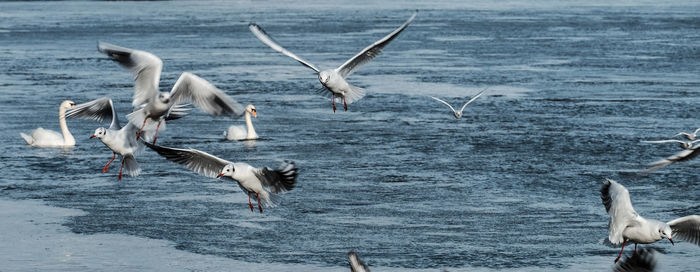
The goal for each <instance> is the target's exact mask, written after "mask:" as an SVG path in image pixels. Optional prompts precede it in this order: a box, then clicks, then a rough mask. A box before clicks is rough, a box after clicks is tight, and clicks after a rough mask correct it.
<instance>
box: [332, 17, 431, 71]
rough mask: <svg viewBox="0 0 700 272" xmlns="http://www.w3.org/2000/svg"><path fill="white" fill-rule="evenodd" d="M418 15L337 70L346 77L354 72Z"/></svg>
mask: <svg viewBox="0 0 700 272" xmlns="http://www.w3.org/2000/svg"><path fill="white" fill-rule="evenodd" d="M416 15H418V13H417V12H415V13H413V15H411V18H408V20H406V22H405V23H403V24H402V25H401V26H399V28H397V29H396V30H394V31H392V32H391V33H389V35H386V36H384V38H381V39H380V40H378V41H376V42H374V43H373V44H371V45H369V46H367V47H366V48H365V49H362V51H360V53H357V55H355V56H354V57H352V58H350V59H349V60H347V61H346V62H345V63H343V65H340V67H338V68H336V69H335V70H336V71H337V72H338V73H339V74H340V75H341V76H342V77H343V78H346V77H348V76H349V75H350V74H352V72H354V71H355V69H357V68H358V67H360V66H361V65H362V64H365V63H367V62H369V61H370V60H372V59H373V58H374V57H376V56H377V55H379V53H381V51H382V49H384V47H385V46H387V45H388V44H389V43H390V42H391V41H392V40H394V38H396V36H398V35H399V33H401V31H403V30H404V29H406V27H408V24H410V23H411V21H413V19H414V18H416Z"/></svg>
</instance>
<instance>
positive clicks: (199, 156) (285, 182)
mask: <svg viewBox="0 0 700 272" xmlns="http://www.w3.org/2000/svg"><path fill="white" fill-rule="evenodd" d="M145 144H146V145H147V146H148V147H150V148H151V149H153V150H154V151H156V152H158V154H160V155H161V156H163V157H164V158H165V159H167V160H169V161H172V162H176V163H179V164H182V165H184V166H185V167H186V168H188V169H190V170H192V171H194V172H197V173H199V174H201V175H204V176H207V177H210V178H220V177H226V178H231V179H233V180H235V181H236V182H238V186H239V187H240V188H241V189H242V190H243V191H244V192H246V193H248V205H249V206H250V211H251V212H252V211H253V203H251V201H250V198H251V194H255V198H256V201H257V202H258V209H260V213H262V212H263V209H262V206H261V204H262V205H264V206H266V207H268V206H276V205H277V204H278V203H279V202H280V197H279V196H278V195H277V194H278V193H281V192H286V191H289V190H292V189H293V188H294V186H295V185H296V178H297V172H298V170H299V169H297V168H296V167H295V165H294V162H287V161H285V162H284V163H282V165H281V166H280V167H279V168H278V169H276V170H271V169H269V168H267V167H263V168H262V169H261V168H254V167H252V166H250V165H249V164H247V163H242V162H236V163H234V162H230V161H227V160H224V159H220V158H218V157H216V156H214V155H211V154H209V153H206V152H202V151H199V150H196V149H179V148H170V147H165V146H158V145H153V144H150V143H145Z"/></svg>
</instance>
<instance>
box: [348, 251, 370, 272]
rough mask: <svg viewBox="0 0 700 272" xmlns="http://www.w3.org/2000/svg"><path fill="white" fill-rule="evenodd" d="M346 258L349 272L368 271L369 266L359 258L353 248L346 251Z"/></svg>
mask: <svg viewBox="0 0 700 272" xmlns="http://www.w3.org/2000/svg"><path fill="white" fill-rule="evenodd" d="M348 260H349V261H350V272H369V267H368V266H367V265H366V264H365V262H363V261H362V260H360V257H358V256H357V253H356V252H355V251H354V250H351V251H350V252H348Z"/></svg>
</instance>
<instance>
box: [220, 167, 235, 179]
mask: <svg viewBox="0 0 700 272" xmlns="http://www.w3.org/2000/svg"><path fill="white" fill-rule="evenodd" d="M235 171H236V168H235V167H233V164H227V165H226V166H224V169H221V173H219V174H218V175H217V176H216V177H217V178H220V177H223V176H227V177H233V172H235Z"/></svg>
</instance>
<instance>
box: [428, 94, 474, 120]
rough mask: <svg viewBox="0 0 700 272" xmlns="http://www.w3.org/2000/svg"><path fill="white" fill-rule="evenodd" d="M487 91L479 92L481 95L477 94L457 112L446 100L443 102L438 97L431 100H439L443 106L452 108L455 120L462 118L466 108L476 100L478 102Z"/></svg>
mask: <svg viewBox="0 0 700 272" xmlns="http://www.w3.org/2000/svg"><path fill="white" fill-rule="evenodd" d="M486 89H488V88H486ZM486 89H484V90H483V91H481V92H479V93H478V94H476V95H475V96H474V97H472V98H471V99H469V101H467V103H464V106H462V108H461V109H459V111H456V110H455V108H453V107H452V105H450V103H447V102H446V101H445V100H442V99H440V98H437V97H434V96H431V98H432V99H435V100H437V101H440V102H441V103H443V104H445V105H447V106H448V107H450V109H451V110H452V115H454V116H455V118H457V119H459V118H462V112H463V111H464V108H466V107H467V105H469V103H471V102H474V100H476V99H477V98H479V96H481V95H482V94H484V92H485V91H486Z"/></svg>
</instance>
